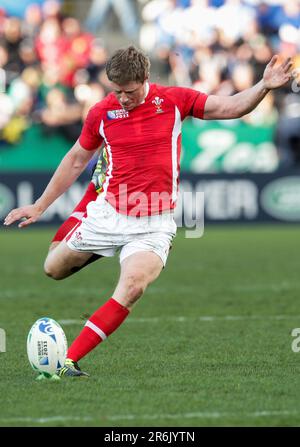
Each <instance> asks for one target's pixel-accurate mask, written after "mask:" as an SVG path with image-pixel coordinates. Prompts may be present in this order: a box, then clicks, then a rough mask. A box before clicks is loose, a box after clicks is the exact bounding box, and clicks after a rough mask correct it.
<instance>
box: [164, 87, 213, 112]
mask: <svg viewBox="0 0 300 447" xmlns="http://www.w3.org/2000/svg"><path fill="white" fill-rule="evenodd" d="M168 93H169V96H170V97H171V98H172V100H173V101H174V102H175V104H176V106H177V107H178V109H179V111H180V113H181V118H182V120H183V119H184V118H186V117H187V116H194V117H195V118H201V119H203V115H204V108H205V103H206V100H207V98H208V95H206V94H205V93H202V92H199V91H197V90H194V89H192V88H185V87H172V88H170V89H169V91H168Z"/></svg>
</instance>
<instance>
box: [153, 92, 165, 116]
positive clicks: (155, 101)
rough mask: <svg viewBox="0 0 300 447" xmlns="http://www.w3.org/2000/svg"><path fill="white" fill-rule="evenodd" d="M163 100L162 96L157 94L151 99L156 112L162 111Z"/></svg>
mask: <svg viewBox="0 0 300 447" xmlns="http://www.w3.org/2000/svg"><path fill="white" fill-rule="evenodd" d="M163 102H164V100H163V99H162V98H159V97H158V96H155V98H154V99H153V101H152V104H154V105H155V107H156V113H162V112H163V109H162V108H161V105H162V103H163Z"/></svg>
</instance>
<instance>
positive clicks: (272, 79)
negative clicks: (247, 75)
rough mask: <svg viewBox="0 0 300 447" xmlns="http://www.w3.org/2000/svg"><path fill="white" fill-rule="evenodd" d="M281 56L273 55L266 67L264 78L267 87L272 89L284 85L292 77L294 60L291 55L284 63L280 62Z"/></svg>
mask: <svg viewBox="0 0 300 447" xmlns="http://www.w3.org/2000/svg"><path fill="white" fill-rule="evenodd" d="M278 61H279V56H278V55H275V56H273V57H272V59H271V60H270V62H269V63H268V65H267V66H266V69H265V71H264V76H263V80H264V83H265V88H267V89H269V90H272V89H274V88H278V87H282V86H283V85H285V84H286V83H287V82H288V81H289V80H290V79H291V77H292V72H291V69H292V66H293V62H292V59H291V58H290V57H288V58H287V59H285V60H284V61H283V62H282V63H280V64H278Z"/></svg>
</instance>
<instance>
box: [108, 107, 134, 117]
mask: <svg viewBox="0 0 300 447" xmlns="http://www.w3.org/2000/svg"><path fill="white" fill-rule="evenodd" d="M128 117H129V112H128V111H127V110H124V109H118V110H109V111H108V112H107V118H108V119H109V120H115V119H119V118H128Z"/></svg>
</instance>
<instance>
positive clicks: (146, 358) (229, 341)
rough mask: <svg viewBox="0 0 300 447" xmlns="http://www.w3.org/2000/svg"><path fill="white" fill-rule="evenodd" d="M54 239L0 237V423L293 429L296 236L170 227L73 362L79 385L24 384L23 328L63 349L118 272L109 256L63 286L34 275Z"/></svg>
mask: <svg viewBox="0 0 300 447" xmlns="http://www.w3.org/2000/svg"><path fill="white" fill-rule="evenodd" d="M53 231H54V230H36V229H28V230H12V229H3V230H1V231H0V247H1V288H0V327H1V328H3V329H5V331H6V337H7V351H6V352H5V353H0V401H1V413H0V426H106V427H112V426H116V427H118V426H119V427H120V426H131V427H133V426H136V427H137V426H146V427H147V426H148V427H151V426H154V427H159V426H173V427H175V426H177V427H187V426H198V427H202V426H296V425H297V426H299V425H300V401H299V380H300V352H299V353H295V352H293V350H292V342H293V340H294V338H293V337H292V335H291V333H292V330H293V329H294V328H297V327H300V299H299V298H300V276H299V257H300V250H299V248H300V247H299V237H300V229H299V228H297V227H296V226H295V227H288V226H286V227H284V226H275V227H255V228H250V227H248V228H246V227H245V228H240V227H230V228H217V227H214V228H212V227H209V228H206V231H205V234H204V236H203V237H202V238H200V239H185V238H184V232H183V231H179V233H178V235H177V237H176V239H175V241H174V247H173V249H172V251H171V254H170V257H169V260H168V264H167V267H166V269H165V271H163V272H162V274H161V276H160V278H159V279H158V280H157V281H156V282H155V283H154V284H153V285H152V286H150V287H149V289H148V290H147V292H146V293H145V295H144V297H143V298H142V299H141V300H140V302H139V303H138V304H137V306H136V307H135V309H134V311H133V312H132V314H131V315H130V317H129V318H128V319H127V321H126V322H125V323H124V324H123V326H121V327H120V329H119V330H118V331H116V332H115V333H114V334H112V335H111V336H110V337H109V339H108V340H106V341H105V342H104V343H103V344H102V345H100V346H99V347H98V348H97V349H95V350H94V351H93V352H92V353H90V354H89V355H88V356H87V357H85V358H84V359H83V360H82V361H81V362H80V365H81V367H82V368H83V369H84V370H86V371H87V372H89V373H90V375H91V377H90V378H89V379H86V380H84V379H82V380H80V379H79V380H76V379H72V380H68V379H66V378H65V379H64V380H61V381H59V382H48V381H42V382H37V381H35V377H36V376H35V373H34V371H33V370H32V369H31V367H30V366H29V363H28V360H27V354H26V338H27V333H28V331H29V329H30V327H31V325H32V324H33V323H34V321H35V320H36V319H38V318H40V317H43V316H48V317H52V318H54V319H56V320H57V321H59V322H61V324H62V326H63V328H64V330H65V332H66V335H67V338H68V342H69V343H71V341H72V340H73V339H74V337H75V336H76V335H77V334H78V333H79V331H80V330H81V327H82V325H83V323H84V321H85V317H84V314H88V315H89V314H92V313H93V312H94V311H95V310H96V309H97V308H98V307H99V306H100V305H101V304H102V303H103V302H104V301H106V300H107V299H108V298H109V297H110V296H111V294H112V291H113V288H114V284H115V282H116V279H117V276H118V271H119V266H118V260H117V259H109V260H101V261H98V262H97V263H95V264H93V265H91V266H89V267H87V268H86V269H85V270H83V271H82V272H80V273H78V274H76V275H74V276H73V277H71V278H69V279H66V280H64V281H59V282H55V281H53V280H50V279H49V278H47V277H45V276H44V274H43V271H42V265H43V259H44V256H45V253H46V251H47V246H48V243H49V240H50V238H51V235H52V233H53ZM299 346H300V343H299Z"/></svg>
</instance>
